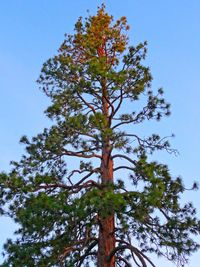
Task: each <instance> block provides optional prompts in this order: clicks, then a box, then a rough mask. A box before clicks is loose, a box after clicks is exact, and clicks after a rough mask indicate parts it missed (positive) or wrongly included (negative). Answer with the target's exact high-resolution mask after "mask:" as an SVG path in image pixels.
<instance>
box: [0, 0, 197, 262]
mask: <svg viewBox="0 0 200 267" xmlns="http://www.w3.org/2000/svg"><path fill="white" fill-rule="evenodd" d="M101 2H102V1H98V0H73V1H67V0H65V1H64V0H56V1H54V0H28V1H27V0H6V1H3V0H2V1H0V92H1V104H0V123H1V131H0V151H1V153H0V169H1V170H5V171H8V170H9V162H10V160H17V159H19V158H20V155H21V154H22V153H23V147H21V146H20V145H19V138H20V136H21V135H23V134H27V135H28V136H33V135H35V134H37V133H38V132H40V131H41V130H42V129H43V127H44V126H46V125H48V122H47V120H46V119H45V117H44V115H43V110H44V109H45V108H46V106H47V104H48V100H47V99H46V98H45V97H44V95H43V94H42V92H40V91H39V89H38V86H37V84H36V83H35V81H36V79H37V78H38V76H39V73H40V69H41V66H42V64H43V62H44V61H45V60H46V59H48V58H49V57H51V56H53V55H54V54H55V53H56V51H57V49H58V47H59V45H60V44H61V42H62V41H63V36H64V33H72V31H73V26H74V23H75V22H76V20H77V18H78V17H79V16H86V15H87V12H86V10H87V9H89V10H90V13H91V14H93V13H94V12H95V11H96V7H97V5H99V4H101ZM104 3H105V4H106V6H107V9H108V11H109V13H111V14H112V15H114V17H115V18H119V17H120V16H124V15H125V16H126V17H127V19H128V23H129V25H130V26H131V29H130V42H131V43H132V44H136V43H137V42H139V41H144V40H147V41H148V43H149V46H148V47H149V49H148V51H149V52H148V58H147V64H148V65H149V66H150V68H151V71H152V74H153V77H154V82H153V86H154V87H155V89H156V88H157V87H160V86H163V87H164V89H165V93H166V98H167V99H168V101H169V102H171V104H172V116H171V117H170V118H167V119H165V120H164V121H163V122H161V123H159V124H154V125H153V131H154V132H159V133H162V134H163V135H170V134H171V133H172V132H173V133H175V135H176V138H175V139H174V140H173V146H174V147H175V148H177V149H178V150H179V152H180V155H179V156H178V157H175V156H171V155H166V154H164V153H163V154H161V155H160V156H159V160H160V161H162V162H164V163H168V164H169V168H170V170H171V173H173V174H174V175H179V174H180V175H181V176H182V177H183V178H184V181H185V185H186V186H188V187H189V185H191V183H192V181H193V180H197V181H200V171H199V168H200V164H199V161H200V160H199V159H200V156H199V151H200V142H199V140H200V45H199V44H200V1H199V0H191V1H188V0H167V1H161V0H151V1H150V0H146V1H145V0H113V1H111V0H110V1H109V0H107V1H104ZM150 130H152V128H150V129H147V128H144V131H147V132H150ZM144 135H145V133H144ZM199 195H200V192H199V191H198V192H194V193H191V192H190V191H189V192H188V193H186V194H185V197H184V200H191V201H193V203H194V205H195V206H196V207H197V209H198V210H199V211H200V197H199ZM0 228H1V229H0V231H1V237H0V246H1V245H2V243H3V242H4V241H5V240H6V238H7V237H9V236H12V231H13V229H14V226H13V224H12V223H11V222H10V221H9V220H8V219H0ZM199 258H200V252H198V253H196V254H195V255H194V256H192V257H191V261H190V265H189V266H190V267H198V266H199ZM155 262H156V263H157V266H161V265H162V267H171V266H173V265H172V264H171V265H170V264H169V263H168V262H167V261H165V260H162V259H155Z"/></svg>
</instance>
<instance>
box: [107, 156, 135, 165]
mask: <svg viewBox="0 0 200 267" xmlns="http://www.w3.org/2000/svg"><path fill="white" fill-rule="evenodd" d="M114 158H123V159H126V160H127V161H129V162H130V163H132V164H133V165H136V164H137V162H136V161H135V160H132V159H130V158H129V157H128V156H126V155H122V154H115V155H114V156H112V159H114Z"/></svg>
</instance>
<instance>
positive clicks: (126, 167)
mask: <svg viewBox="0 0 200 267" xmlns="http://www.w3.org/2000/svg"><path fill="white" fill-rule="evenodd" d="M120 169H127V170H130V171H134V168H131V167H128V166H118V167H117V168H114V169H113V171H114V172H115V171H118V170H120Z"/></svg>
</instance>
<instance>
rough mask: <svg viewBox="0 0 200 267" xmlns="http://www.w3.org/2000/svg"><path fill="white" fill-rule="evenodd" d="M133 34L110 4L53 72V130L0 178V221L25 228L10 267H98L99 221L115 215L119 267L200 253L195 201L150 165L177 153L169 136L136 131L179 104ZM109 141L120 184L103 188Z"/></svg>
mask: <svg viewBox="0 0 200 267" xmlns="http://www.w3.org/2000/svg"><path fill="white" fill-rule="evenodd" d="M127 31H128V26H127V24H126V18H125V17H122V18H121V19H119V20H118V21H116V22H115V23H114V22H113V18H112V17H111V16H109V15H108V14H107V13H106V12H105V8H104V6H102V7H101V8H99V9H98V12H97V14H96V15H95V16H90V17H89V18H87V19H86V20H82V19H79V20H78V22H77V23H76V25H75V33H74V35H66V39H65V41H64V42H63V44H62V45H61V47H60V49H59V52H58V54H57V55H56V56H55V57H53V58H51V59H49V60H48V61H47V62H46V63H45V64H44V66H43V68H42V71H41V75H40V77H39V80H38V82H39V83H40V85H41V88H42V90H43V91H44V93H45V94H46V95H47V96H48V97H49V99H50V100H51V102H52V104H51V106H50V107H48V108H47V110H46V112H45V113H46V115H47V116H48V117H49V118H50V119H51V120H52V127H50V129H44V131H43V132H42V133H40V134H38V135H37V136H36V137H33V138H32V139H31V140H29V139H28V138H27V137H26V136H24V137H22V138H21V143H23V144H25V147H26V154H25V155H24V156H23V157H22V159H21V161H20V162H12V165H13V169H12V170H11V172H10V173H9V174H5V173H1V174H0V197H1V198H0V206H1V213H2V214H6V215H8V216H10V217H11V218H13V219H14V221H15V222H17V223H18V225H19V229H18V230H17V231H16V238H15V240H14V241H12V240H8V241H7V243H6V244H5V261H4V263H3V264H2V265H1V266H4V267H6V266H13V267H18V266H19V267H20V266H23V267H26V266H27V267H31V266H40V267H42V266H45V267H46V266H51V267H53V266H68V267H69V266H89V264H90V263H92V262H93V263H96V254H97V247H98V229H99V227H100V219H99V217H98V215H99V214H101V216H103V217H105V218H106V216H109V214H111V213H112V212H113V210H114V212H115V220H116V229H115V233H116V249H115V251H113V254H114V253H115V255H116V261H117V262H118V264H119V266H144V267H145V266H147V265H146V264H147V262H148V263H149V264H151V265H152V266H154V264H153V263H152V262H151V261H150V259H149V258H148V257H147V256H146V255H145V253H146V252H154V253H155V254H157V255H165V256H167V258H168V259H169V260H172V261H174V262H176V263H177V264H178V265H184V264H185V262H186V261H187V257H188V256H189V255H190V254H191V253H192V252H194V251H196V249H197V248H198V244H196V243H195V242H194V241H193V235H197V234H199V231H200V222H199V221H198V220H197V219H196V217H195V213H196V212H195V209H194V208H193V206H192V204H191V203H187V204H185V205H183V206H181V204H180V201H179V199H180V196H181V194H182V193H183V192H184V190H185V188H184V185H183V183H182V181H181V179H180V178H179V177H177V178H172V177H171V175H170V172H169V170H168V167H167V166H166V165H163V164H160V163H158V162H151V160H150V157H149V155H151V154H152V153H154V152H155V151H157V150H166V151H167V152H173V149H171V148H170V144H169V142H168V141H167V139H166V138H161V137H160V136H159V135H157V134H152V135H151V136H147V137H146V138H144V137H141V136H139V135H138V133H137V132H138V131H137V126H138V125H139V124H141V123H145V121H147V120H148V121H150V120H160V119H161V118H162V117H163V116H168V115H169V114H170V111H169V107H170V106H169V104H168V103H166V102H165V100H164V98H163V90H162V89H159V90H158V92H156V93H155V94H154V93H153V91H152V90H151V80H152V77H151V74H150V71H149V68H147V67H145V66H144V65H143V60H144V59H145V56H146V42H145V43H140V44H138V45H137V46H135V47H134V46H130V47H128V38H127ZM103 101H105V102H106V103H107V109H108V110H107V112H108V113H107V114H108V115H109V116H107V115H106V113H105V110H103V108H102V107H103V104H102V103H103ZM143 136H144V134H143ZM108 139H109V142H110V143H109V144H110V155H109V156H110V157H111V158H112V160H113V162H114V167H113V168H114V169H113V171H114V184H109V183H108V184H104V183H102V182H101V164H102V161H101V159H102V147H103V144H104V143H105V140H108ZM75 158H76V159H75ZM117 172H118V174H117ZM115 177H116V178H115ZM120 177H121V178H120ZM195 187H196V185H195V184H194V188H195ZM105 188H106V190H105ZM191 234H192V236H191ZM129 252H130V253H129ZM110 256H112V255H110ZM87 264H88V265H87ZM128 264H129V265H128ZM131 264H132V265H131ZM134 264H135V265H134ZM91 266H92V265H91Z"/></svg>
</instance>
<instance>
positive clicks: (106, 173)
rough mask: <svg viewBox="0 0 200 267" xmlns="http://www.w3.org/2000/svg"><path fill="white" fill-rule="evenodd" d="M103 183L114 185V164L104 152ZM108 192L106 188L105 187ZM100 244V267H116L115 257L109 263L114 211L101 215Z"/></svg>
mask: <svg viewBox="0 0 200 267" xmlns="http://www.w3.org/2000/svg"><path fill="white" fill-rule="evenodd" d="M101 168H102V183H103V184H109V183H113V162H112V159H110V155H108V154H107V153H106V151H104V154H103V160H102V167H101ZM105 190H106V187H105ZM99 222H100V226H99V244H98V260H97V266H98V267H115V257H112V259H111V260H110V262H108V256H109V255H110V253H111V252H112V251H113V249H114V248H115V217H114V211H111V215H109V216H107V217H105V218H101V214H99Z"/></svg>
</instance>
